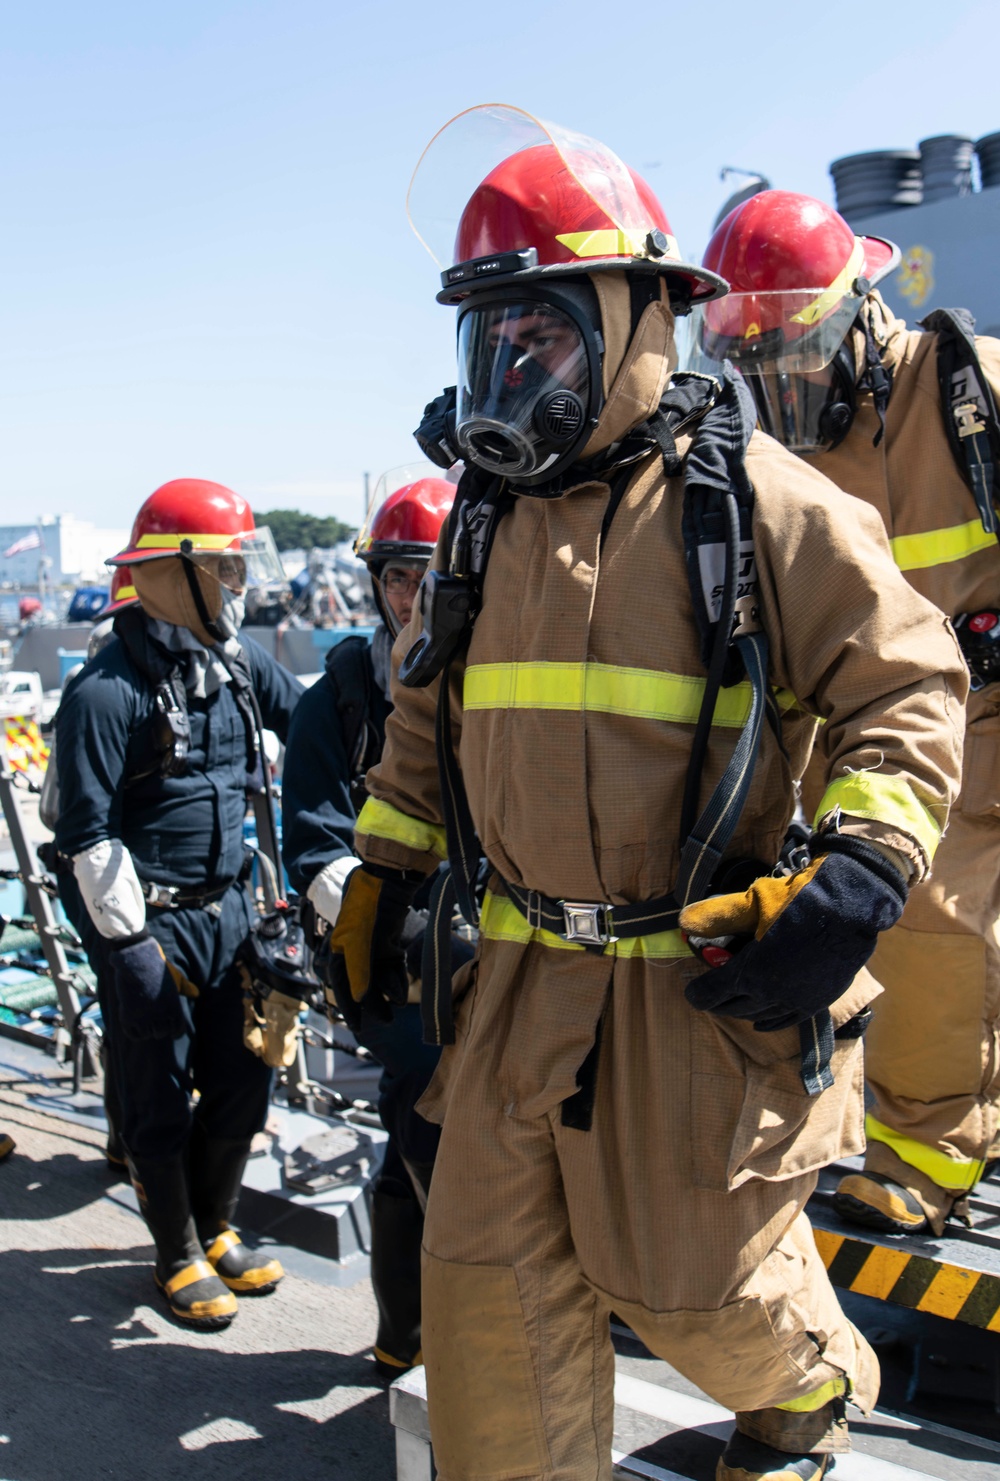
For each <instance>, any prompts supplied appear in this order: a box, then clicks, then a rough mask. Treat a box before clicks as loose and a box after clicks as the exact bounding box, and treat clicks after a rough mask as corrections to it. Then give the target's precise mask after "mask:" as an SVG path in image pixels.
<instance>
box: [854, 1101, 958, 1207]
mask: <svg viewBox="0 0 1000 1481" xmlns="http://www.w3.org/2000/svg"><path fill="white" fill-rule="evenodd" d="M865 1135H866V1136H867V1138H868V1140H869V1141H870V1142H884V1143H885V1145H886V1146H887V1147H891V1148H892V1150H893V1151H894V1152H895V1154H896V1156H897V1157H898V1158H899V1160H900V1161H901V1162H906V1163H908V1165H909V1166H910V1167H915V1168H916V1169H917V1171H918V1172H922V1173H924V1174H925V1176H927V1177H929V1178H930V1180H931V1182H932V1183H937V1185H938V1187H939V1188H959V1189H961V1190H962V1191H963V1192H966V1193H967V1192H968V1191H969V1189H970V1188H974V1187H975V1186H976V1184H977V1183H978V1182H979V1179H980V1178H981V1177H982V1175H983V1172H984V1170H985V1167H986V1164H985V1163H984V1162H974V1161H973V1160H972V1159H971V1158H969V1157H949V1156H948V1153H947V1152H939V1151H938V1149H937V1148H936V1147H928V1146H927V1144H926V1143H925V1142H917V1141H914V1140H913V1138H912V1137H910V1136H903V1134H902V1133H901V1132H899V1131H893V1129H892V1127H891V1126H883V1125H882V1122H881V1121H876V1120H875V1117H874V1116H871V1115H869V1116H866V1117H865Z"/></svg>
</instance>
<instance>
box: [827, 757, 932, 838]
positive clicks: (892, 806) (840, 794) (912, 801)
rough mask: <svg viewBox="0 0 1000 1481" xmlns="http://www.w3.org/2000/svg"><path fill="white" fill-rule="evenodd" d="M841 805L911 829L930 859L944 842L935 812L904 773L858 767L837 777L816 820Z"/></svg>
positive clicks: (858, 815)
mask: <svg viewBox="0 0 1000 1481" xmlns="http://www.w3.org/2000/svg"><path fill="white" fill-rule="evenodd" d="M835 807H839V808H840V810H841V811H842V812H846V813H851V814H852V815H853V816H854V817H856V818H873V819H874V820H875V821H876V822H879V823H887V824H888V825H889V826H890V827H892V828H899V829H900V830H901V832H903V833H908V834H909V835H910V837H911V838H915V839H916V840H917V842H918V843H919V844H920V846H921V848H922V849H923V850H924V853H925V854H926V855H927V857H928V859H933V857H934V851H935V849H936V848H937V846H938V844H939V843H940V842H941V829H940V827H939V825H938V823H937V822H936V820H935V818H934V816H933V814H932V813H931V812H930V811H929V810H928V808H926V807H925V806H924V804H923V803H922V802H921V801H920V799H919V798H918V797H916V796H915V794H914V792H913V788H912V787H911V786H910V784H909V782H908V781H906V779H905V778H904V777H901V776H888V775H887V774H885V773H884V772H880V771H858V772H853V773H852V774H851V775H850V776H841V777H837V778H836V779H835V780H834V781H832V782H831V783H830V785H829V786H828V787H827V789H826V791H825V792H824V793H823V801H822V802H821V803H820V805H819V807H818V808H817V809H816V817H815V819H814V822H816V823H818V822H819V820H820V818H822V817H824V816H825V814H826V813H828V812H832V811H833V809H834V808H835Z"/></svg>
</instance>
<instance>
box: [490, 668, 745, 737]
mask: <svg viewBox="0 0 1000 1481" xmlns="http://www.w3.org/2000/svg"><path fill="white" fill-rule="evenodd" d="M704 693H705V680H704V678H701V677H698V678H694V677H692V676H690V675H687V674H666V673H659V672H657V671H656V670H655V669H638V668H619V667H618V666H617V665H616V664H611V663H477V664H470V665H469V667H468V668H467V669H466V670H465V687H464V690H463V695H462V704H463V707H464V708H465V709H466V710H578V711H579V710H596V711H600V712H603V713H605V714H609V715H635V716H638V717H640V718H643V719H649V720H672V721H675V722H678V723H680V724H684V725H693V724H694V723H695V721H696V720H697V719H698V712H699V710H700V709H701V700H702V695H703V694H704ZM750 700H751V689H750V685H749V684H748V683H746V682H744V683H742V684H734V685H733V687H732V688H731V689H723V690H721V691H720V693H719V701H718V704H717V705H716V707H715V724H716V725H727V726H733V727H737V726H743V725H745V724H746V721H747V716H748V715H749V713H750Z"/></svg>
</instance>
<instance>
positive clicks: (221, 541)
mask: <svg viewBox="0 0 1000 1481" xmlns="http://www.w3.org/2000/svg"><path fill="white" fill-rule="evenodd" d="M255 533H256V531H254V530H240V531H239V532H238V533H237V534H235V535H175V536H171V537H170V538H171V539H172V540H173V541H174V542H175V543H174V544H172V545H129V546H126V548H125V549H124V550H120V551H119V552H118V554H117V555H112V556H109V557H108V559H107V560H106V561H105V562H104V564H105V565H106V566H141V565H143V564H144V563H145V562H146V561H159V560H166V558H167V557H168V556H171V555H181V554H182V551H181V541H182V540H190V541H191V547H192V551H194V552H196V553H197V554H199V555H221V554H222V552H223V551H225V550H232V549H233V547H234V546H237V547H238V546H239V545H240V543H241V542H242V541H243V540H249V539H251V538H252V537H253V535H254V534H255Z"/></svg>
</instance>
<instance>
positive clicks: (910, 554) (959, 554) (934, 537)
mask: <svg viewBox="0 0 1000 1481" xmlns="http://www.w3.org/2000/svg"><path fill="white" fill-rule="evenodd" d="M996 543H997V537H996V535H991V534H990V532H989V530H984V529H983V525H982V521H981V520H978V519H970V520H969V522H968V524H964V525H949V526H948V527H947V528H946V529H943V530H928V531H927V533H926V534H925V535H897V536H896V537H895V538H894V539H893V540H891V541H890V544H891V545H892V555H893V559H894V560H895V562H896V565H897V566H898V567H899V569H900V570H901V571H926V570H927V568H928V567H929V566H945V565H947V564H948V562H949V561H960V560H963V559H964V557H965V556H967V555H975V554H976V552H977V551H979V550H991V549H995V548H996Z"/></svg>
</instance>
